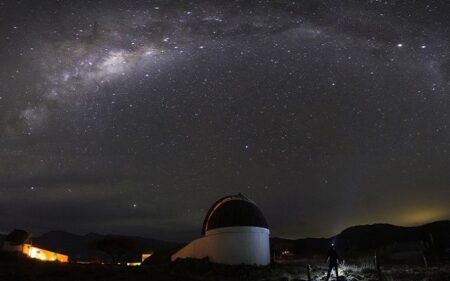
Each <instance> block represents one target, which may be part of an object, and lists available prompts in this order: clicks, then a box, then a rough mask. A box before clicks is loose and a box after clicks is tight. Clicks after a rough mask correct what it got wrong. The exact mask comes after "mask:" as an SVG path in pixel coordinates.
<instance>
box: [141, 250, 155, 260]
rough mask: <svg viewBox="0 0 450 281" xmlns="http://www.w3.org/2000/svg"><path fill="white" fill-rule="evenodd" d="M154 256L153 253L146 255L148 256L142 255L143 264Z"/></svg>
mask: <svg viewBox="0 0 450 281" xmlns="http://www.w3.org/2000/svg"><path fill="white" fill-rule="evenodd" d="M152 255H153V252H152V253H146V254H142V260H141V261H142V262H144V261H145V260H146V259H148V258H149V257H151V256H152Z"/></svg>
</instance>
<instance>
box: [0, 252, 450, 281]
mask: <svg viewBox="0 0 450 281" xmlns="http://www.w3.org/2000/svg"><path fill="white" fill-rule="evenodd" d="M340 274H342V275H343V277H342V278H339V280H352V281H357V280H361V281H365V280H374V281H375V280H380V279H379V275H378V272H377V271H376V270H375V269H374V268H372V267H370V266H367V265H366V266H361V265H360V266H357V265H345V266H341V269H340ZM382 274H383V276H382V280H386V281H391V280H405V281H406V280H408V281H415V280H417V281H419V280H420V281H431V280H433V281H449V280H450V265H449V264H441V265H439V266H431V267H428V268H424V267H420V266H415V267H414V266H384V267H382ZM325 275H326V269H325V268H324V265H323V264H321V265H312V266H311V271H310V276H311V280H316V281H317V280H324V279H325ZM0 280H1V281H10V280H15V281H26V280H30V281H34V280H39V281H44V280H45V281H47V280H48V281H50V280H51V281H57V280H63V281H72V280H73V281H89V280H96V281H102V280H105V281H106V280H107V281H115V280H124V281H126V280H130V281H139V280H147V281H148V280H171V281H172V280H173V281H180V280H187V281H189V280H205V281H208V280H211V281H213V280H214V281H220V280H267V281H268V280H273V281H275V280H276V281H278V280H280V281H281V280H283V281H288V280H308V278H307V274H306V265H304V264H300V263H299V264H289V265H280V264H275V265H271V266H267V267H252V266H224V265H217V264H211V263H207V262H193V261H181V262H176V263H169V264H149V265H142V266H138V267H127V266H111V265H102V264H76V263H67V264H59V263H52V262H41V261H37V260H31V259H24V258H17V257H8V256H2V257H1V260H0ZM331 280H335V278H334V275H333V278H331Z"/></svg>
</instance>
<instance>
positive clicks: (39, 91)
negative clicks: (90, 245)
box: [0, 0, 450, 240]
mask: <svg viewBox="0 0 450 281" xmlns="http://www.w3.org/2000/svg"><path fill="white" fill-rule="evenodd" d="M298 2H299V3H297V2H287V1H286V2H285V1H228V2H226V1H224V2H223V3H222V2H217V3H214V2H212V1H197V2H187V1H177V2H170V3H169V1H69V0H61V1H0V38H1V43H0V62H1V64H2V66H1V68H0V157H1V159H2V161H1V163H0V213H1V214H2V216H1V217H0V231H8V230H10V229H11V228H18V227H21V228H25V229H29V230H32V231H35V232H37V233H39V232H42V231H47V230H55V229H62V230H68V231H74V232H77V233H85V232H89V231H98V232H103V233H122V234H136V235H142V236H153V237H156V238H166V239H173V240H185V239H190V238H192V237H194V236H196V235H198V234H199V231H200V226H201V222H202V219H203V216H204V215H205V213H206V211H207V209H208V208H209V206H210V205H211V204H212V203H213V202H214V201H215V200H216V199H218V198H219V197H221V196H224V195H228V194H234V193H238V192H242V193H244V194H245V195H247V196H248V197H250V198H251V199H253V200H254V201H256V203H257V204H258V205H259V206H260V207H261V209H262V210H263V212H264V213H265V215H266V216H267V219H268V222H269V224H270V227H271V231H272V234H273V235H275V236H284V237H304V236H328V235H332V234H335V233H336V232H338V231H340V230H342V229H343V228H344V227H347V226H350V225H353V224H360V223H375V222H388V223H396V224H402V225H414V224H420V223H424V222H428V221H432V220H437V219H445V218H449V216H450V210H449V208H448V200H447V199H448V198H450V197H449V196H450V188H449V186H450V173H449V172H448V171H449V170H450V151H449V149H450V131H449V125H450V116H449V113H450V97H449V93H450V92H449V91H450V47H449V40H450V38H449V34H450V17H449V15H450V4H449V3H447V2H446V1H414V2H413V1H342V2H341V1H298ZM304 2H308V3H304ZM219 3H221V4H219Z"/></svg>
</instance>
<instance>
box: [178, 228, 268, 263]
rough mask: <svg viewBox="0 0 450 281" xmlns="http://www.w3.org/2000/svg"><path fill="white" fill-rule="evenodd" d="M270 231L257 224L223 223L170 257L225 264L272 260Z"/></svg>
mask: <svg viewBox="0 0 450 281" xmlns="http://www.w3.org/2000/svg"><path fill="white" fill-rule="evenodd" d="M269 234H270V231H269V230H268V229H267V228H262V227H254V226H237V227H224V228H219V229H213V230H210V231H207V232H206V234H205V236H204V237H202V238H199V239H197V240H194V241H192V242H191V243H189V244H188V245H186V246H185V247H184V248H182V249H181V250H180V251H178V252H177V253H175V254H174V255H172V257H171V260H172V261H175V260H177V259H183V258H194V259H202V258H206V257H208V258H209V260H210V261H211V262H214V263H222V264H231V265H237V264H248V265H268V264H270V242H269Z"/></svg>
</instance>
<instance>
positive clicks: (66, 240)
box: [33, 231, 182, 261]
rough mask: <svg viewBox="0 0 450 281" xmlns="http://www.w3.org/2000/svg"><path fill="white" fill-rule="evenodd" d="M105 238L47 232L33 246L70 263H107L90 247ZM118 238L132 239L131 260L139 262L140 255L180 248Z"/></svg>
mask: <svg viewBox="0 0 450 281" xmlns="http://www.w3.org/2000/svg"><path fill="white" fill-rule="evenodd" d="M105 236H107V235H102V234H98V233H92V232H91V233H88V234H86V235H77V234H73V233H70V232H66V231H49V232H46V233H44V234H42V235H41V236H38V237H33V244H34V245H35V246H37V247H42V248H45V249H51V250H53V251H57V252H61V253H63V254H67V255H69V257H70V260H72V261H109V257H107V256H106V255H104V254H103V253H101V252H98V251H95V250H93V249H92V248H91V247H90V245H91V243H92V242H93V241H94V240H97V239H100V238H102V237H105ZM118 236H123V237H128V238H132V239H133V240H135V241H136V242H137V244H138V249H137V251H136V252H135V253H131V254H130V255H131V256H132V259H133V260H137V261H139V260H140V254H141V253H144V252H149V251H159V250H163V251H168V250H174V249H178V248H180V247H181V246H182V244H180V243H176V242H168V241H162V240H157V239H151V238H144V237H138V236H125V235H118Z"/></svg>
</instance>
